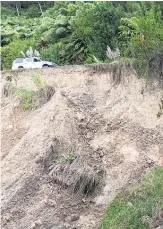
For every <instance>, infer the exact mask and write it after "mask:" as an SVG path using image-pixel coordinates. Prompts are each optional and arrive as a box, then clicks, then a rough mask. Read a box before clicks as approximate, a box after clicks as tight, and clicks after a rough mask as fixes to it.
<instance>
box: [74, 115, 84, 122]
mask: <svg viewBox="0 0 163 229" xmlns="http://www.w3.org/2000/svg"><path fill="white" fill-rule="evenodd" d="M76 116H77V119H78V121H79V122H82V121H84V119H85V116H84V115H83V114H82V113H77V114H76Z"/></svg>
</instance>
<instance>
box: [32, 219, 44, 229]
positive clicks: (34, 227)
mask: <svg viewBox="0 0 163 229" xmlns="http://www.w3.org/2000/svg"><path fill="white" fill-rule="evenodd" d="M41 225H42V222H41V220H37V221H35V222H33V223H32V225H31V229H36V228H38V227H39V226H41Z"/></svg>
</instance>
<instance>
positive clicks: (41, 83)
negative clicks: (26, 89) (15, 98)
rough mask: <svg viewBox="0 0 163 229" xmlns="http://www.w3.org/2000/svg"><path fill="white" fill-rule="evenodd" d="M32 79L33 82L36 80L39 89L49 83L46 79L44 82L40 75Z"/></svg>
mask: <svg viewBox="0 0 163 229" xmlns="http://www.w3.org/2000/svg"><path fill="white" fill-rule="evenodd" d="M32 79H33V82H34V84H35V85H36V87H37V88H38V89H40V88H42V87H43V86H46V85H47V82H46V81H44V82H42V81H41V79H40V76H34V77H32Z"/></svg>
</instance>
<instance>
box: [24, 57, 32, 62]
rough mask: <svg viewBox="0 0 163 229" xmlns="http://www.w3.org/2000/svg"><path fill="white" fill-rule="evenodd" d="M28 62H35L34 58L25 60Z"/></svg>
mask: <svg viewBox="0 0 163 229" xmlns="http://www.w3.org/2000/svg"><path fill="white" fill-rule="evenodd" d="M25 60H26V61H27V62H33V58H26V59H25Z"/></svg>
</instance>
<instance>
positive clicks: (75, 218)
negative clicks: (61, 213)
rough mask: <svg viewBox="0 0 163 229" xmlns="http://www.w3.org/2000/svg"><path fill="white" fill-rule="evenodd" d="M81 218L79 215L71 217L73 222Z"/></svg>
mask: <svg viewBox="0 0 163 229" xmlns="http://www.w3.org/2000/svg"><path fill="white" fill-rule="evenodd" d="M79 218H80V216H79V215H77V214H74V215H71V217H70V219H71V221H76V220H78V219H79Z"/></svg>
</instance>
